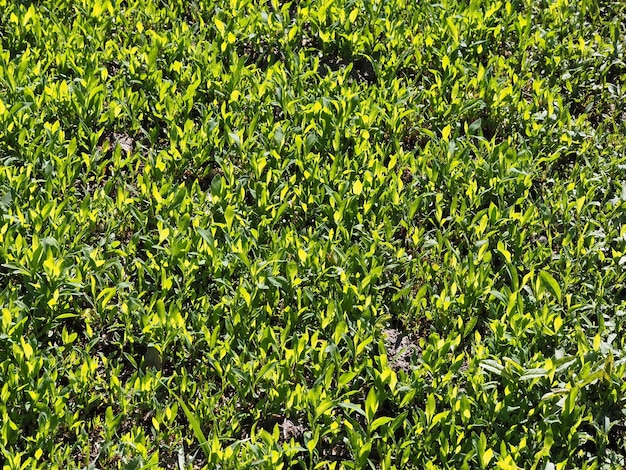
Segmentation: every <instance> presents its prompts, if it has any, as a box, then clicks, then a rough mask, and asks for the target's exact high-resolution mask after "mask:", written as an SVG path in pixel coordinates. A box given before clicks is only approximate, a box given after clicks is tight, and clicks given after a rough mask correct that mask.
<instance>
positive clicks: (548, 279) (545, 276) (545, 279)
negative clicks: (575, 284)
mask: <svg viewBox="0 0 626 470" xmlns="http://www.w3.org/2000/svg"><path fill="white" fill-rule="evenodd" d="M539 279H541V283H542V284H543V285H544V286H546V287H547V288H548V289H549V290H550V292H552V293H553V294H554V296H555V297H556V298H557V300H558V301H559V302H560V301H561V288H560V287H559V284H558V282H556V279H554V277H552V275H551V274H550V273H548V272H547V271H543V270H542V271H539Z"/></svg>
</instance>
